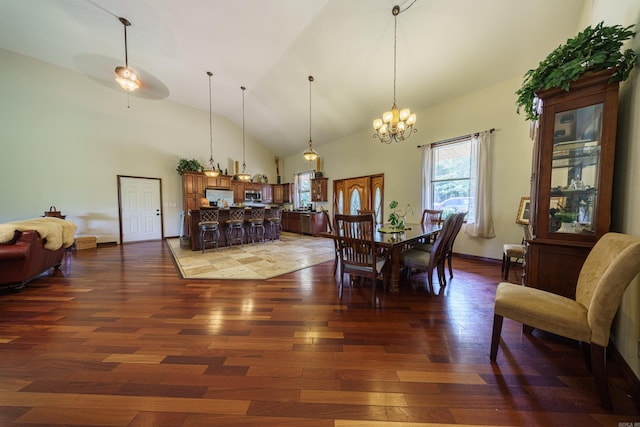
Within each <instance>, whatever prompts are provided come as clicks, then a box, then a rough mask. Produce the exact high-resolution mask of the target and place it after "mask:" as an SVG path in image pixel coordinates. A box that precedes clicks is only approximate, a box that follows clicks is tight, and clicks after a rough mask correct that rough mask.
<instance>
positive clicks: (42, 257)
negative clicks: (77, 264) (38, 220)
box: [0, 230, 65, 289]
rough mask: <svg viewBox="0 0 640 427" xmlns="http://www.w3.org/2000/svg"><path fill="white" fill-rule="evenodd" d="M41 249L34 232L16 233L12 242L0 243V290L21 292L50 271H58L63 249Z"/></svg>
mask: <svg viewBox="0 0 640 427" xmlns="http://www.w3.org/2000/svg"><path fill="white" fill-rule="evenodd" d="M44 245H45V240H43V239H42V238H41V237H40V234H39V233H38V232H37V231H35V230H24V231H17V230H16V232H15V237H14V239H13V240H12V241H10V242H7V243H0V286H2V287H9V288H12V289H21V288H23V287H24V286H25V285H26V284H27V283H28V282H29V281H31V280H33V279H35V278H36V277H38V276H39V275H40V274H42V273H44V272H45V271H47V270H49V269H50V268H56V269H58V268H59V267H60V264H61V263H62V259H63V257H64V253H65V248H64V247H60V248H59V249H56V250H49V249H45V247H44Z"/></svg>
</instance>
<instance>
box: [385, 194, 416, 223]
mask: <svg viewBox="0 0 640 427" xmlns="http://www.w3.org/2000/svg"><path fill="white" fill-rule="evenodd" d="M397 208H398V202H397V201H396V200H393V201H391V203H389V209H391V213H390V214H389V218H388V221H389V225H391V227H392V228H397V229H404V225H405V217H406V216H407V214H408V213H409V212H411V213H413V210H412V209H411V205H410V204H408V203H407V206H406V207H405V209H404V212H402V211H398V210H397Z"/></svg>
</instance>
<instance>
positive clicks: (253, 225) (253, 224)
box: [248, 208, 265, 244]
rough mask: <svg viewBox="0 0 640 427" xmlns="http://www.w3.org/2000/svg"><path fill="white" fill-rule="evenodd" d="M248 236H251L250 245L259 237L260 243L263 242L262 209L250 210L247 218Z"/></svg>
mask: <svg viewBox="0 0 640 427" xmlns="http://www.w3.org/2000/svg"><path fill="white" fill-rule="evenodd" d="M248 221H249V224H250V227H249V236H251V244H254V243H255V242H256V237H257V236H258V235H260V240H259V241H261V242H264V231H265V230H264V208H251V217H250V218H249V220H248Z"/></svg>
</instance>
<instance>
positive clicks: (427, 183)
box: [420, 144, 431, 215]
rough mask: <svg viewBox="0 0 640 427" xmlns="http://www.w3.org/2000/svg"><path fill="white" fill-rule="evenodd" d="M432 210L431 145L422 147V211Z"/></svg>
mask: <svg viewBox="0 0 640 427" xmlns="http://www.w3.org/2000/svg"><path fill="white" fill-rule="evenodd" d="M425 209H431V145H430V144H425V145H423V146H422V210H421V211H420V215H422V212H424V210H425Z"/></svg>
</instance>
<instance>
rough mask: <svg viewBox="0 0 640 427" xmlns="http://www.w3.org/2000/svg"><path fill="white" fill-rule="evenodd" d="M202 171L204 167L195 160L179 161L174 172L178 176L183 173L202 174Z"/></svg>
mask: <svg viewBox="0 0 640 427" xmlns="http://www.w3.org/2000/svg"><path fill="white" fill-rule="evenodd" d="M203 170H204V166H202V164H201V163H200V162H199V161H197V160H196V159H191V160H187V159H180V160H178V166H177V167H176V172H178V174H179V175H182V174H183V173H184V172H202V171H203Z"/></svg>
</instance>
